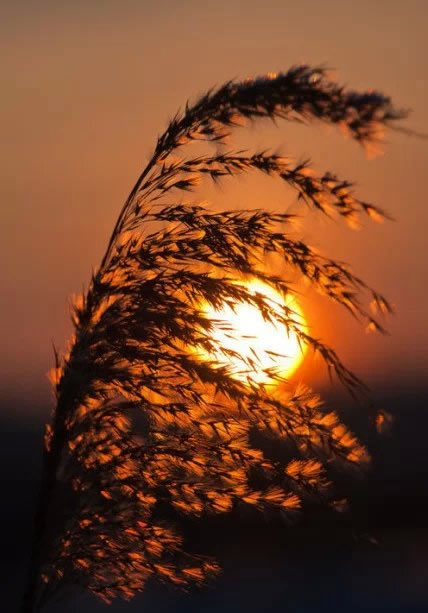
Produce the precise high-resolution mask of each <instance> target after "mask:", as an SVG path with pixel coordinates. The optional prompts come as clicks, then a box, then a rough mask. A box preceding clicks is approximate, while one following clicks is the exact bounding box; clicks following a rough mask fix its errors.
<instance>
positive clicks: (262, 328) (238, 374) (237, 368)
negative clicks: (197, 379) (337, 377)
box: [202, 279, 306, 384]
mask: <svg viewBox="0 0 428 613" xmlns="http://www.w3.org/2000/svg"><path fill="white" fill-rule="evenodd" d="M245 285H246V287H247V289H248V290H249V291H250V292H251V293H252V294H255V293H259V294H262V296H263V298H264V299H265V301H267V302H268V303H269V304H270V306H272V308H273V310H274V311H275V312H276V313H278V315H281V314H282V315H283V314H284V312H283V310H282V306H284V305H285V306H287V307H288V308H290V309H292V311H293V314H292V316H291V317H292V320H293V321H294V322H295V323H297V324H298V326H299V328H300V329H301V330H302V332H306V321H305V319H304V317H303V313H302V310H301V308H300V306H299V305H298V303H297V301H296V299H295V298H293V297H291V296H289V295H287V296H286V297H284V296H283V295H281V294H279V293H278V292H277V291H275V290H274V289H272V288H271V287H270V286H269V285H266V284H265V283H262V282H261V281H258V280H255V279H254V280H250V281H248V282H246V283H245ZM202 311H203V312H204V313H205V314H206V315H207V317H209V318H210V319H213V320H216V323H215V325H214V329H213V331H212V337H213V339H214V340H215V341H216V342H217V343H218V344H219V346H220V347H223V348H225V349H226V351H233V352H236V354H237V355H227V354H226V353H224V352H223V351H221V350H220V349H219V350H218V351H216V352H215V353H211V354H209V355H208V354H207V353H204V355H203V357H207V358H209V359H211V360H212V359H214V360H215V361H216V362H218V363H219V364H226V365H228V366H230V368H231V372H232V376H233V377H234V378H235V379H239V380H241V381H244V382H246V381H247V380H248V379H251V381H253V382H255V383H264V384H268V383H274V382H275V380H274V379H273V377H272V374H273V373H276V374H278V375H280V376H281V377H289V376H290V375H291V374H292V373H293V372H294V371H295V370H296V369H297V368H298V366H299V365H300V363H301V362H302V360H303V357H304V353H305V351H306V347H305V345H304V344H303V343H299V340H298V338H297V335H296V333H295V332H294V331H293V330H289V331H288V330H287V328H286V327H285V325H283V324H280V323H279V322H269V321H265V320H264V319H263V316H262V314H261V313H260V311H259V309H258V308H257V307H256V306H253V305H251V304H248V303H238V304H237V305H236V306H235V307H234V310H233V309H232V308H231V307H229V306H227V305H226V306H224V307H223V308H222V309H220V310H215V309H214V308H213V307H211V306H210V305H208V304H204V305H202Z"/></svg>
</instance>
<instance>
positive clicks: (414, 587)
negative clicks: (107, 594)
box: [0, 391, 428, 613]
mask: <svg viewBox="0 0 428 613" xmlns="http://www.w3.org/2000/svg"><path fill="white" fill-rule="evenodd" d="M382 406H384V407H388V408H389V409H391V411H392V412H393V413H395V415H396V417H397V419H396V426H395V429H394V431H393V432H392V434H391V436H389V437H385V438H384V439H382V440H381V441H378V442H377V443H376V446H375V447H372V452H373V455H374V465H373V468H372V470H371V472H370V477H369V479H368V480H367V485H366V487H365V488H364V487H363V488H361V487H359V488H358V492H357V491H355V499H356V501H357V504H356V514H355V517H354V522H353V525H351V524H347V523H346V522H343V521H342V520H340V519H338V520H335V521H334V522H332V521H331V519H328V518H325V517H322V516H321V514H317V515H316V516H315V517H314V518H312V519H311V520H307V521H306V522H305V523H303V524H301V525H300V526H297V527H291V528H287V527H286V526H283V525H279V526H275V525H272V524H266V523H264V522H263V520H261V521H260V522H258V523H254V522H252V521H251V519H250V520H249V519H248V518H244V519H243V520H242V521H241V520H239V521H235V522H221V521H220V522H219V521H214V522H209V523H206V524H204V528H203V529H202V528H201V526H197V525H195V526H193V527H192V526H189V530H190V534H189V536H190V537H191V539H192V540H193V541H194V543H195V546H197V544H198V543H201V548H200V549H201V550H204V551H208V550H207V547H208V548H209V550H210V551H211V552H212V553H213V554H214V555H216V556H217V558H218V559H219V561H220V562H221V563H222V565H223V568H224V573H223V575H222V576H221V577H220V578H219V579H218V580H217V581H216V582H215V583H214V584H213V585H211V586H208V587H207V588H205V589H204V590H200V591H193V592H191V593H189V594H183V593H181V592H178V591H176V590H173V589H167V588H166V587H165V586H150V587H149V588H148V589H147V591H146V593H145V594H143V595H142V596H141V597H139V598H137V599H135V600H134V601H132V602H131V603H122V602H119V603H115V604H114V605H112V606H111V607H107V608H106V607H105V606H104V605H102V604H100V603H98V601H96V600H94V599H92V598H91V597H88V596H86V595H79V594H77V593H72V594H69V595H68V596H67V598H66V599H64V600H63V601H62V602H58V603H57V604H56V605H52V606H51V607H49V609H46V610H47V611H51V612H52V613H55V612H56V611H61V612H64V613H68V612H75V611H76V612H77V611H78V612H79V613H86V612H91V613H98V612H100V613H101V612H102V611H110V612H111V613H116V612H123V613H126V612H128V611H129V613H131V612H132V611H147V612H148V613H149V612H151V611H156V613H164V612H165V613H166V612H167V611H168V612H170V611H174V613H181V612H184V611H186V613H187V612H190V613H196V612H198V613H199V612H207V613H216V612H221V613H229V612H230V613H231V612H232V611H233V613H238V612H240V611H245V612H246V613H253V612H254V613H256V612H259V611H266V612H269V611H272V612H274V611H275V612H276V611H278V610H285V609H286V610H287V611H290V613H294V612H296V613H312V612H314V613H315V612H317V613H318V612H320V611H329V612H334V611H341V612H342V611H346V612H351V613H352V612H354V611H363V610H365V611H371V610H373V611H374V610H377V611H406V612H407V611H409V612H412V611H413V612H419V611H420V612H422V611H426V610H428V528H427V527H426V516H427V511H428V487H427V481H428V480H427V477H428V449H427V446H426V444H425V437H426V431H427V426H428V417H427V416H426V414H425V406H424V398H423V395H422V393H419V394H417V393H414V391H413V393H412V394H411V393H402V394H400V395H395V397H394V398H390V399H389V400H388V398H386V397H385V398H383V399H382ZM21 426H22V425H18V424H16V423H15V424H12V423H11V422H10V421H9V422H8V423H5V422H3V426H2V429H1V441H0V443H1V444H0V453H1V463H0V470H1V475H2V477H1V484H2V485H1V490H2V492H1V493H2V496H1V499H2V505H1V507H0V508H1V516H2V517H1V519H2V522H1V526H2V528H1V536H2V539H3V541H4V542H3V544H2V548H1V553H2V557H1V563H2V572H1V578H2V581H1V583H2V589H1V591H2V600H1V605H2V606H1V607H0V610H2V611H5V612H7V613H9V612H10V613H14V612H15V611H18V610H19V602H20V594H21V592H22V590H23V585H24V577H25V567H26V563H27V557H28V554H29V552H28V543H29V540H30V535H31V517H32V512H33V506H34V498H35V490H36V488H37V485H36V479H37V476H38V475H39V474H40V462H39V458H40V445H41V427H40V424H37V425H36V426H33V427H30V426H29V425H28V424H26V426H27V429H26V430H24V429H22V427H21ZM356 428H357V429H358V424H356ZM374 444H375V441H372V445H374ZM353 531H354V532H355V535H356V536H354V535H353ZM371 537H375V538H376V539H377V540H378V544H375V543H373V542H371V540H370V539H371ZM202 541H203V543H202Z"/></svg>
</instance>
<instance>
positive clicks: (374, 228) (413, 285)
mask: <svg viewBox="0 0 428 613" xmlns="http://www.w3.org/2000/svg"><path fill="white" fill-rule="evenodd" d="M293 4H294V6H293ZM2 11H3V15H2V16H1V18H0V40H1V42H0V47H1V48H0V57H1V58H2V62H3V64H4V66H3V67H2V81H3V92H2V98H1V103H0V105H1V107H2V112H1V123H2V126H1V135H2V138H1V145H0V173H1V175H2V176H1V181H0V190H1V202H2V208H1V214H2V229H3V232H2V241H1V245H0V250H1V261H2V268H1V270H2V272H1V301H0V316H1V320H0V321H1V323H2V326H1V327H2V335H1V336H2V368H1V371H0V388H1V390H2V391H1V396H2V398H1V399H0V400H1V405H2V406H4V407H7V406H10V405H11V403H13V404H14V405H15V404H16V405H17V406H19V408H18V409H17V410H19V411H21V412H23V413H24V412H25V413H28V412H30V411H39V412H40V410H41V409H40V408H39V407H41V406H44V407H45V408H44V409H43V410H45V411H47V410H48V405H49V398H50V395H49V386H48V383H47V380H46V377H45V373H46V372H47V370H48V369H49V367H50V366H51V365H52V351H51V342H52V340H54V341H55V343H56V344H57V345H59V346H64V343H65V339H66V337H67V336H68V334H69V332H70V325H69V318H68V312H67V301H68V297H69V296H70V295H71V294H72V293H73V292H79V291H80V290H81V288H82V286H83V285H84V284H85V283H86V282H87V280H88V278H89V274H90V271H91V268H92V267H95V266H96V265H97V263H98V261H99V259H100V256H101V255H102V252H103V248H104V246H105V243H106V240H107V238H108V235H109V232H110V230H111V227H112V225H113V223H114V220H115V217H116V216H117V213H118V211H119V208H120V206H121V203H122V201H123V200H124V198H125V196H126V195H127V192H128V191H129V190H130V188H131V187H132V185H133V182H134V180H135V178H136V176H137V175H138V173H139V170H140V168H141V166H142V165H143V164H144V163H145V162H146V161H147V159H148V156H149V154H150V151H151V149H152V147H153V144H154V142H155V138H156V136H157V134H158V133H159V132H160V131H161V130H162V129H163V128H164V127H165V122H166V120H167V119H168V118H169V117H171V116H172V115H173V114H174V112H175V111H176V109H177V108H178V107H179V106H181V105H183V103H184V102H185V101H186V99H187V98H188V97H190V98H191V97H194V96H195V95H197V94H198V93H201V92H203V91H204V90H205V89H207V88H208V87H210V86H212V85H214V84H220V83H221V82H222V81H224V80H227V79H229V78H231V77H246V76H254V75H257V74H259V73H264V72H269V71H280V70H286V69H287V68H288V67H289V66H290V65H292V64H296V63H302V62H304V63H310V64H319V63H326V64H327V65H329V66H331V67H334V68H335V70H336V74H337V77H338V79H339V80H340V81H342V82H345V83H347V84H349V86H351V87H353V88H377V89H380V90H381V91H383V92H384V93H387V94H390V95H391V96H392V98H393V100H394V101H395V102H396V104H397V105H398V106H400V107H411V108H413V114H412V116H411V117H410V119H409V120H408V122H407V124H408V125H409V126H412V127H414V128H415V129H419V130H421V131H425V132H428V128H427V126H428V111H427V109H428V100H427V92H426V71H427V66H426V42H425V30H426V23H427V13H428V6H427V4H426V2H425V1H424V0H420V1H418V0H409V1H407V2H405V3H402V2H398V1H395V0H385V1H381V0H380V1H378V2H372V1H360V2H358V3H354V2H336V1H333V0H327V1H325V2H322V3H320V2H318V1H315V0H313V1H312V0H311V1H309V0H301V1H300V2H296V3H291V2H284V1H279V0H276V1H273V0H265V1H264V2H253V1H251V0H247V1H246V2H245V3H243V2H241V1H235V0H229V1H225V0H220V1H218V2H210V1H208V0H207V1H206V2H195V1H193V0H192V1H187V2H186V1H185V0H183V2H175V1H168V2H167V1H165V0H164V1H159V2H156V3H154V2H144V1H137V0H134V1H131V0H122V1H121V2H119V1H115V2H113V1H110V0H108V1H106V0H103V1H101V0H100V1H98V0H93V1H92V2H83V1H80V2H79V1H77V2H72V3H70V2H59V1H58V0H56V1H55V2H54V1H52V2H51V1H46V0H45V1H42V2H38V3H30V2H22V1H17V2H13V3H8V6H7V7H6V8H4V9H2ZM388 140H389V141H390V144H389V145H388V146H387V148H386V155H385V156H384V157H381V158H377V159H376V160H371V161H368V160H367V159H366V158H365V156H364V154H363V152H362V151H361V150H360V149H359V148H358V147H357V146H356V145H355V144H353V143H351V142H349V141H346V140H343V138H342V136H341V135H338V134H336V133H335V132H333V131H330V130H327V129H326V128H320V127H319V126H317V127H311V128H307V127H302V126H294V125H287V124H284V123H283V124H280V126H279V129H274V128H272V127H265V128H263V129H261V130H257V131H255V130H251V131H250V133H249V134H246V135H243V136H242V138H241V142H242V143H244V144H245V145H246V146H249V145H250V144H251V146H252V147H254V148H262V147H266V146H267V145H272V146H273V147H274V148H276V147H279V146H281V151H282V152H284V153H285V154H294V155H296V156H297V157H299V156H307V155H310V156H311V157H312V159H313V163H314V166H315V167H316V168H318V169H320V170H322V171H323V170H327V169H328V170H331V171H333V172H337V173H338V174H339V175H340V176H343V177H345V178H348V179H353V180H355V181H356V182H357V183H358V184H359V186H360V187H359V190H358V193H359V194H360V195H361V196H362V197H363V198H365V199H367V200H369V201H373V202H374V203H375V204H378V205H380V206H383V207H385V208H386V209H387V210H388V211H389V212H390V213H391V214H392V215H393V216H394V217H395V218H396V219H397V220H398V221H397V223H388V224H384V225H376V224H366V226H365V229H364V230H363V231H360V232H352V231H350V230H348V229H347V228H345V227H343V226H341V225H340V224H337V223H331V222H328V221H327V220H324V219H322V218H320V217H319V216H314V217H310V218H307V219H305V220H304V224H303V226H302V233H303V236H304V238H305V239H306V240H307V241H309V242H310V243H311V244H314V245H318V246H320V247H321V248H322V249H323V251H324V252H326V253H328V254H329V255H332V256H335V257H339V258H341V259H344V260H346V261H348V262H350V263H351V264H353V266H354V269H355V271H356V272H357V273H359V274H360V276H362V277H363V278H364V279H366V280H367V281H368V282H369V283H371V284H372V285H374V286H375V287H376V288H378V289H379V290H380V291H382V292H384V293H385V294H386V295H387V297H389V298H390V300H391V301H392V303H393V304H394V305H395V307H396V309H397V315H396V316H395V317H394V318H393V319H391V320H390V322H389V326H388V327H389V330H390V331H391V333H392V335H391V336H390V337H380V336H377V335H375V336H369V335H366V334H364V331H363V330H362V329H359V328H358V327H357V326H356V325H355V324H354V323H353V322H350V320H349V317H348V316H346V315H343V316H342V315H341V314H339V313H338V312H337V311H336V310H332V309H331V308H328V309H326V308H324V307H326V306H328V305H326V304H324V303H323V302H322V301H319V300H317V301H315V302H312V303H311V301H308V304H307V312H308V314H309V315H310V317H308V319H309V324H310V325H313V329H314V332H315V333H320V334H321V336H322V337H323V338H324V340H326V341H328V342H330V343H332V344H334V345H335V346H336V347H337V349H338V350H339V353H340V355H342V357H343V358H344V359H345V362H346V364H347V365H349V366H350V367H351V368H353V369H355V370H356V371H357V373H359V374H360V375H362V376H363V377H365V378H366V379H367V380H368V382H369V383H372V384H374V385H376V384H378V383H380V382H384V381H386V382H391V381H392V382H397V381H398V380H402V379H410V378H411V379H414V380H415V381H417V380H419V381H422V377H423V374H424V369H425V374H426V365H425V362H426V357H425V356H426V347H427V344H428V334H427V330H426V327H425V322H426V313H427V293H428V290H427V287H426V286H427V283H426V276H427V274H426V264H425V262H426V259H427V258H426V228H427V222H428V215H427V208H428V207H427V205H426V193H425V175H426V165H427V148H428V142H427V141H424V140H417V139H411V138H407V137H405V136H403V135H401V134H390V135H389V137H388ZM210 196H213V197H214V199H215V202H216V204H217V205H218V206H220V205H222V203H223V204H224V205H225V206H228V207H229V206H246V207H249V206H261V205H266V206H269V207H273V208H276V209H280V208H284V207H287V206H289V205H290V204H291V203H292V202H293V195H292V193H291V192H287V191H285V190H284V189H283V188H282V186H279V185H276V184H272V185H271V184H270V183H265V182H262V181H261V180H260V181H259V182H255V183H254V182H253V183H252V182H251V181H243V182H240V183H238V184H235V185H234V186H233V187H232V184H231V185H230V189H229V185H226V184H224V185H223V186H222V187H221V188H220V189H217V190H210ZM293 211H295V208H294V207H293ZM424 358H425V359H424Z"/></svg>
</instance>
